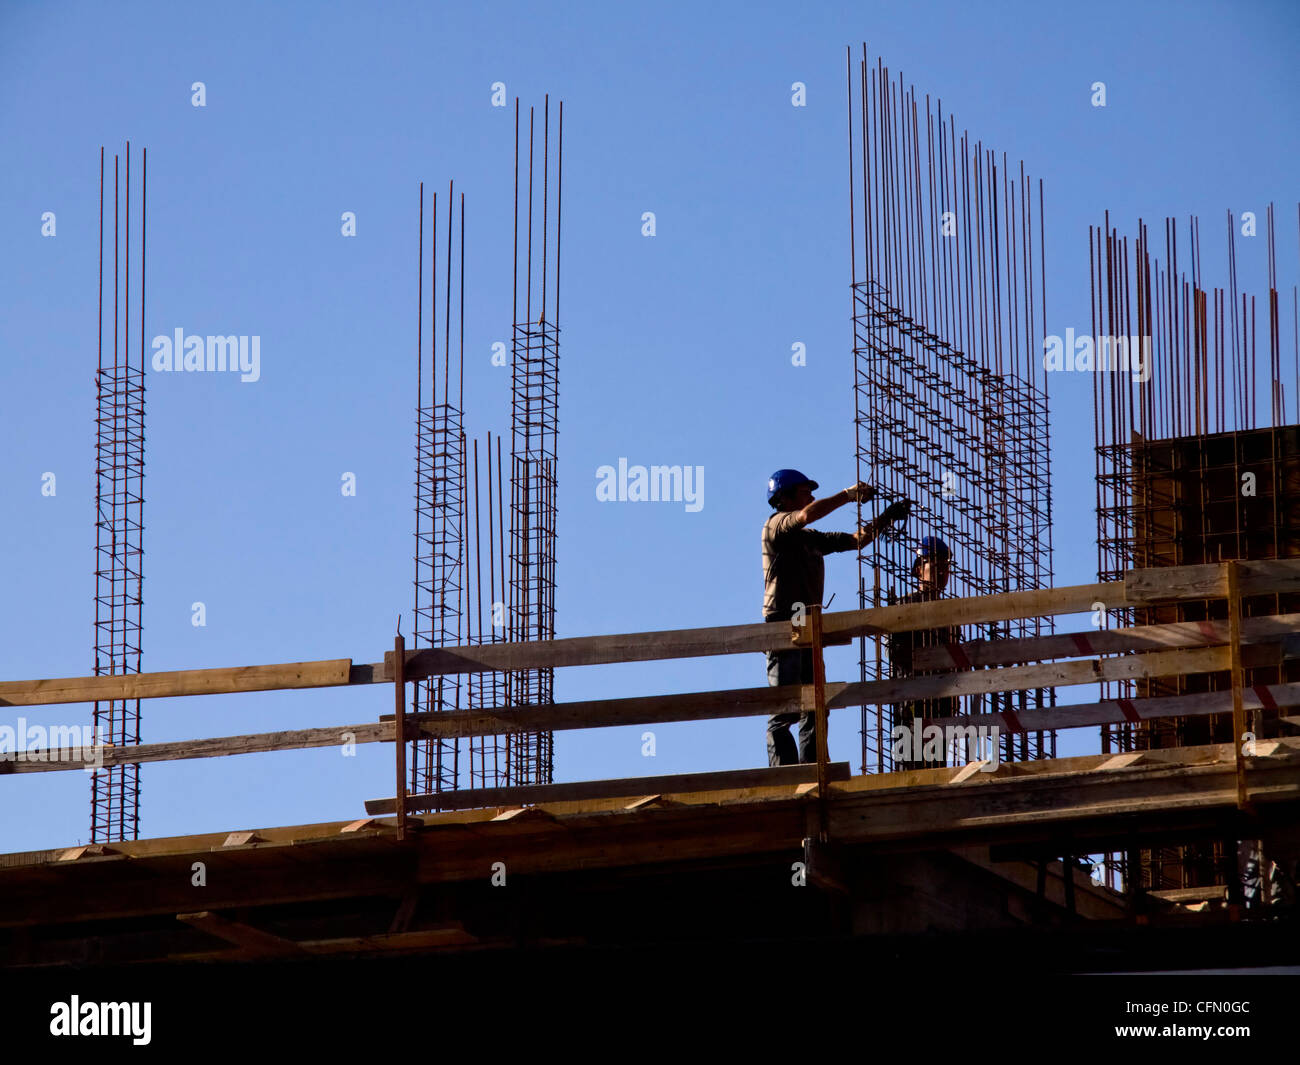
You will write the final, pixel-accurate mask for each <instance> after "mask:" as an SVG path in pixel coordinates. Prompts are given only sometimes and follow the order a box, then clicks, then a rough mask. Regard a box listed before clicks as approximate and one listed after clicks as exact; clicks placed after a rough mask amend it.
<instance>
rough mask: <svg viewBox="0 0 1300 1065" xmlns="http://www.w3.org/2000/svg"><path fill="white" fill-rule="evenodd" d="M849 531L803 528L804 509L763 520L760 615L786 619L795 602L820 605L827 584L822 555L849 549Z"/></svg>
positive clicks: (792, 610)
mask: <svg viewBox="0 0 1300 1065" xmlns="http://www.w3.org/2000/svg"><path fill="white" fill-rule="evenodd" d="M856 547H857V545H856V544H855V543H854V539H853V534H852V533H826V532H817V531H816V530H815V529H809V528H806V527H805V525H804V520H803V512H802V511H798V510H784V511H777V512H776V513H775V514H773V515H772V516H771V517H770V518H768V519H767V521H766V522H765V523H764V524H763V616H764V617H765V618H777V619H782V620H783V619H785V618H789V617H791V616H792V615H793V614H794V604H795V603H802V604H803V605H804V606H805V607H809V606H820V605H821V601H822V594H823V592H824V590H825V584H826V563H825V562H823V561H822V556H823V555H830V554H834V553H835V552H837V551H852V550H854V549H855V548H856Z"/></svg>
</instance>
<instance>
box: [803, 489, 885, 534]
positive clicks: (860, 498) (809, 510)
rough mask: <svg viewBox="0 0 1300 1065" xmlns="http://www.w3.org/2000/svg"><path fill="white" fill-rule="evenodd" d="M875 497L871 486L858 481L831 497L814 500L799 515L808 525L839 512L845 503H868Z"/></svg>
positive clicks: (874, 491)
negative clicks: (834, 511)
mask: <svg viewBox="0 0 1300 1065" xmlns="http://www.w3.org/2000/svg"><path fill="white" fill-rule="evenodd" d="M875 495H876V490H875V489H874V488H872V487H871V485H869V484H867V482H866V481H859V482H858V483H857V484H855V485H852V486H851V487H849V488H846V489H844V491H842V492H836V493H835V494H834V495H833V496H824V497H823V498H821V499H814V500H813V501H812V502H811V503H809V504H808V505H807V506H806V507H804V508H803V510H802V511H800V514H801V515H802V516H803V523H804V524H805V525H810V524H811V523H812V522H814V521H816V520H817V519H818V518H824V517H826V515H827V514H829V513H830V512H831V511H833V510H839V508H840V507H842V506H844V504H845V503H869V502H870V501H871V500H872V499H874V498H875Z"/></svg>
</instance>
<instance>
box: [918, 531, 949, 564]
mask: <svg viewBox="0 0 1300 1065" xmlns="http://www.w3.org/2000/svg"><path fill="white" fill-rule="evenodd" d="M924 559H930V560H932V561H934V562H948V561H950V560H951V559H952V552H951V551H950V550H949V549H948V545H947V544H945V543H944V542H943V541H942V540H940V539H939V537H937V536H926V537H923V538H922V539H921V542H920V543H919V544H918V545H917V548H916V560H917V561H918V562H920V561H922V560H924Z"/></svg>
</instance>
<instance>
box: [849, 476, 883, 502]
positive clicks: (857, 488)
mask: <svg viewBox="0 0 1300 1065" xmlns="http://www.w3.org/2000/svg"><path fill="white" fill-rule="evenodd" d="M844 494H845V495H846V496H848V497H849V502H850V503H870V502H871V501H872V500H873V499H875V498H876V490H875V489H874V488H872V487H871V485H869V484H867V482H866V481H859V482H858V483H857V484H855V485H851V486H850V487H848V488H846V489H844Z"/></svg>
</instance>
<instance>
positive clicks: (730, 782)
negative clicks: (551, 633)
mask: <svg viewBox="0 0 1300 1065" xmlns="http://www.w3.org/2000/svg"><path fill="white" fill-rule="evenodd" d="M827 774H828V777H829V779H830V780H848V779H849V775H850V774H849V763H848V762H832V763H831V764H830V765H829V766H828V767H827ZM816 780H817V765H816V763H814V762H807V763H804V764H801V765H785V766H775V767H770V768H767V769H735V770H728V771H725V772H721V773H679V774H674V775H670V776H659V777H628V778H625V779H621V780H584V781H577V782H575V783H572V784H525V785H520V786H517V787H508V788H471V789H466V790H463V791H444V792H441V793H439V794H435V795H409V796H407V809H408V810H411V811H419V810H434V809H443V810H466V809H471V808H473V807H495V806H518V805H520V804H522V803H547V802H565V801H573V800H580V799H607V798H618V797H624V796H626V797H628V798H635V797H637V796H640V795H653V794H658V795H674V794H677V795H681V794H686V793H688V792H698V791H719V790H722V789H731V788H751V787H763V786H769V787H770V786H773V785H777V786H780V785H795V784H807V783H815V782H816ZM395 809H396V803H395V802H394V801H393V800H392V799H368V800H367V801H366V813H368V814H371V815H372V816H373V815H375V814H390V813H392V812H393V811H394V810H395Z"/></svg>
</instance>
